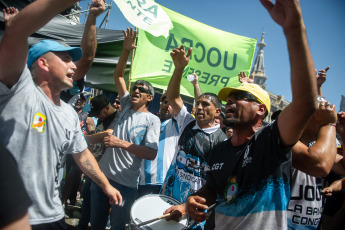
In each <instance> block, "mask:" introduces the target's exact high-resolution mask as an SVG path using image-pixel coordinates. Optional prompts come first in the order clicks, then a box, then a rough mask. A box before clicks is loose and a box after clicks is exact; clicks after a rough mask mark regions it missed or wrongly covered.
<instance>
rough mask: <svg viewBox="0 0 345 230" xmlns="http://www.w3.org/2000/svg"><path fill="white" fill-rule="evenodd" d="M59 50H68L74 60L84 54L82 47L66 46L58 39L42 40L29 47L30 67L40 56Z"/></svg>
mask: <svg viewBox="0 0 345 230" xmlns="http://www.w3.org/2000/svg"><path fill="white" fill-rule="evenodd" d="M50 51H52V52H59V51H68V52H69V54H70V55H71V57H72V59H73V61H78V60H79V59H80V58H81V55H82V54H83V52H82V50H81V48H79V47H66V46H64V45H62V44H60V43H58V42H56V41H53V40H42V41H40V42H38V43H36V44H35V45H33V46H31V48H30V49H29V56H28V62H27V64H28V67H29V68H30V66H31V65H32V63H33V62H34V61H36V60H37V59H38V58H39V57H41V56H42V55H43V54H45V53H47V52H50Z"/></svg>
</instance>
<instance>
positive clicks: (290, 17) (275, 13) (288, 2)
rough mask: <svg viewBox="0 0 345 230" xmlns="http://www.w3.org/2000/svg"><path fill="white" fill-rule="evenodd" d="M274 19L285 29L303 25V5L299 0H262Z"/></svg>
mask: <svg viewBox="0 0 345 230" xmlns="http://www.w3.org/2000/svg"><path fill="white" fill-rule="evenodd" d="M260 2H261V4H262V5H263V6H264V7H265V8H266V10H267V11H268V13H269V14H270V15H271V17H272V19H273V20H274V21H275V22H276V23H278V24H279V25H281V26H282V27H283V28H284V29H288V28H293V27H296V26H301V25H303V26H304V24H303V20H302V12H301V7H300V4H299V1H298V0H276V3H275V4H273V3H272V1H271V0H260Z"/></svg>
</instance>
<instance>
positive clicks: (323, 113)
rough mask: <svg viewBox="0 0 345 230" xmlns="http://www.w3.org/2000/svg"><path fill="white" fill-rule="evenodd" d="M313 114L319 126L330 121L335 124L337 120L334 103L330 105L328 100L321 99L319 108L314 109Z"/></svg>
mask: <svg viewBox="0 0 345 230" xmlns="http://www.w3.org/2000/svg"><path fill="white" fill-rule="evenodd" d="M313 116H314V119H315V120H316V122H317V123H318V124H319V125H320V126H322V125H326V124H330V123H331V124H335V123H336V122H337V113H336V111H335V105H331V104H330V103H329V102H323V101H321V102H320V103H319V108H318V109H317V110H316V112H315V113H314V115H313Z"/></svg>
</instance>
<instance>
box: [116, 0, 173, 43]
mask: <svg viewBox="0 0 345 230" xmlns="http://www.w3.org/2000/svg"><path fill="white" fill-rule="evenodd" d="M113 1H114V2H115V3H116V5H117V6H118V7H119V9H120V10H121V12H122V14H123V15H124V16H125V18H126V19H127V20H128V21H129V22H130V23H131V24H132V25H134V26H136V27H138V28H140V29H142V30H145V31H147V32H149V33H150V34H152V35H153V36H156V37H158V36H161V35H163V36H164V37H166V38H167V37H168V35H169V30H170V28H172V27H173V26H172V23H171V20H170V18H169V16H168V15H167V14H166V13H165V11H164V10H163V9H162V8H161V7H160V6H159V5H158V4H157V3H155V2H154V1H152V0H113Z"/></svg>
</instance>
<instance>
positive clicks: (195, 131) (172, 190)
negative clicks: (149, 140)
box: [162, 45, 226, 220]
mask: <svg viewBox="0 0 345 230" xmlns="http://www.w3.org/2000/svg"><path fill="white" fill-rule="evenodd" d="M191 53H192V48H190V49H189V50H188V53H187V54H186V52H185V50H184V45H182V46H181V47H178V48H176V49H174V50H173V51H172V53H171V57H172V59H173V62H174V65H175V70H174V73H173V75H172V77H171V79H170V82H169V85H168V89H167V92H166V95H167V99H168V102H169V104H170V106H171V107H172V109H173V113H174V117H173V118H174V119H175V120H176V121H177V125H178V129H179V132H180V137H179V140H178V146H177V148H176V149H175V151H176V152H175V156H174V159H173V160H172V163H171V166H170V168H169V171H168V173H167V176H166V178H165V181H164V185H163V188H162V194H165V195H167V196H171V197H173V198H174V199H176V200H178V201H180V202H181V203H183V204H182V205H178V206H173V207H171V208H169V209H167V210H166V211H165V213H172V215H170V216H169V217H168V218H167V219H168V220H170V219H174V220H178V219H179V218H181V217H182V216H183V215H185V213H186V207H185V205H184V202H185V201H186V199H187V197H188V196H189V195H190V194H192V193H194V192H195V191H197V190H198V189H199V188H201V186H202V185H203V184H204V183H205V179H206V170H207V169H208V165H207V163H206V161H205V160H206V158H207V154H208V153H209V151H210V150H211V149H212V148H213V147H214V146H215V145H216V144H217V143H219V142H222V141H224V140H225V139H226V136H225V134H224V133H223V131H222V130H221V129H220V128H219V124H217V123H216V122H215V118H216V116H218V115H219V114H220V112H221V102H220V100H219V99H218V97H217V96H216V95H215V94H213V93H203V94H201V95H200V96H199V97H198V98H197V100H196V105H195V108H196V114H195V117H196V120H195V119H194V118H193V117H192V115H191V114H190V113H188V112H187V109H186V107H185V106H184V104H183V101H182V99H181V97H180V85H181V78H182V73H183V70H184V68H185V67H186V66H187V65H188V63H189V60H190V55H191Z"/></svg>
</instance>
